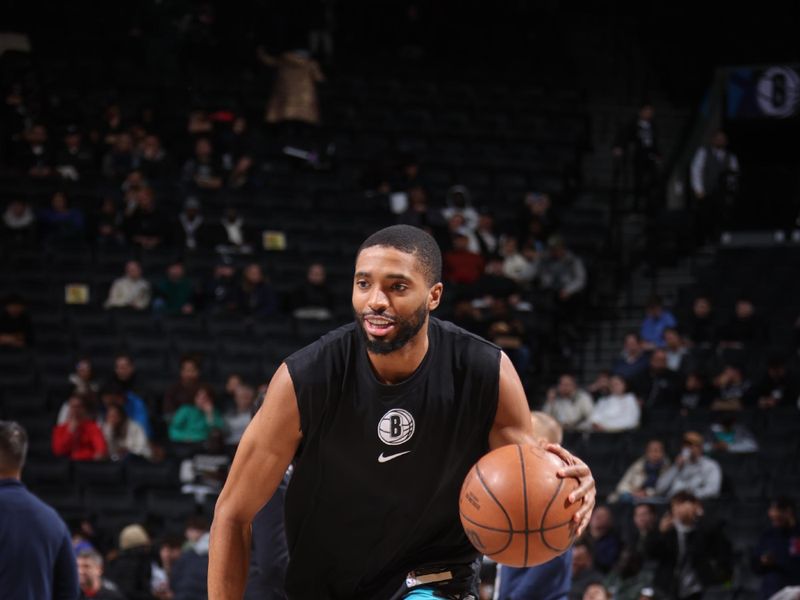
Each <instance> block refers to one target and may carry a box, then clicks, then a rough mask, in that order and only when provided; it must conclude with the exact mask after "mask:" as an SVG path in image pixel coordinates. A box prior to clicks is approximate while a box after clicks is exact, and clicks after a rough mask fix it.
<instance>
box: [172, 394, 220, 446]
mask: <svg viewBox="0 0 800 600" xmlns="http://www.w3.org/2000/svg"><path fill="white" fill-rule="evenodd" d="M224 427H225V422H224V421H223V420H222V415H220V413H219V411H218V410H217V409H216V407H215V406H214V390H213V389H211V387H210V386H208V385H201V386H199V387H198V389H197V392H196V393H195V396H194V403H193V404H184V405H183V406H181V407H180V408H179V409H178V410H177V411H175V415H174V416H173V417H172V420H171V421H170V424H169V439H170V440H171V441H173V442H190V443H197V442H205V441H206V440H207V439H208V436H209V435H210V433H211V430H212V429H219V430H222V429H224Z"/></svg>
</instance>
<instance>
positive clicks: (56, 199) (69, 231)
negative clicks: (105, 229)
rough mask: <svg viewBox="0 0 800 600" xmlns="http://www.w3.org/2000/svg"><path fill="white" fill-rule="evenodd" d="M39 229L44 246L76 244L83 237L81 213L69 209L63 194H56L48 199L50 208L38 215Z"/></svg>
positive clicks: (82, 217) (83, 228)
mask: <svg viewBox="0 0 800 600" xmlns="http://www.w3.org/2000/svg"><path fill="white" fill-rule="evenodd" d="M39 228H40V233H41V236H42V240H43V241H44V242H45V244H52V245H56V246H59V245H63V244H78V243H80V242H82V241H83V240H84V237H85V219H84V216H83V212H82V211H80V210H78V209H77V208H70V207H69V203H68V202H67V196H66V194H64V192H60V191H59V192H56V193H54V194H53V196H52V197H51V198H50V208H47V209H45V210H43V211H41V212H40V213H39Z"/></svg>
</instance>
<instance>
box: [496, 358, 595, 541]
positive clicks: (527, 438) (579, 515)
mask: <svg viewBox="0 0 800 600" xmlns="http://www.w3.org/2000/svg"><path fill="white" fill-rule="evenodd" d="M534 443H536V441H535V439H534V434H533V426H532V425H531V413H530V409H529V408H528V401H527V399H526V397H525V390H524V388H523V387H522V382H521V381H520V379H519V375H518V374H517V371H516V369H515V368H514V365H513V364H512V363H511V360H510V359H509V358H508V356H506V354H505V352H503V353H501V354H500V391H499V396H498V399H497V414H496V415H495V419H494V424H493V425H492V430H491V432H490V433H489V448H490V449H491V450H494V449H495V448H499V447H500V446H505V445H507V444H534ZM547 449H548V450H549V451H551V452H554V453H555V454H558V456H560V457H561V458H562V460H563V461H564V462H565V463H566V464H567V465H568V466H566V467H564V469H562V470H561V471H560V472H559V474H558V475H559V477H565V478H566V477H575V478H576V479H577V480H578V481H579V482H580V485H579V486H578V488H577V489H576V490H575V491H574V492H572V494H571V495H570V501H571V502H581V501H583V505H582V506H581V508H580V509H579V510H578V511H577V512H576V513H575V516H574V519H575V522H576V523H577V524H578V535H581V534H582V533H583V531H584V530H585V529H586V527H588V525H589V519H590V517H591V515H592V510H593V509H594V504H595V495H596V488H595V482H594V477H593V476H592V472H591V470H590V469H589V467H588V466H587V465H586V463H585V462H583V461H582V460H581V459H579V458H578V457H577V456H575V455H573V454H572V453H570V452H569V451H568V450H566V449H565V448H562V447H561V446H559V445H557V444H548V445H547Z"/></svg>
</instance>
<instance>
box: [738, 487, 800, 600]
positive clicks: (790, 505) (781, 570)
mask: <svg viewBox="0 0 800 600" xmlns="http://www.w3.org/2000/svg"><path fill="white" fill-rule="evenodd" d="M767 517H769V522H770V526H769V527H768V528H767V529H766V530H765V531H764V532H763V533H762V534H761V537H760V538H759V540H758V543H757V544H756V546H755V547H754V548H753V549H752V551H751V555H750V565H751V568H752V569H753V572H754V573H756V574H757V575H760V576H761V598H762V599H763V600H767V599H768V598H771V597H772V596H773V595H774V594H776V593H778V592H779V591H780V590H782V589H783V588H785V587H789V586H800V526H798V524H797V512H796V510H795V505H794V502H793V501H792V500H791V499H790V498H775V499H774V500H772V501H771V502H770V503H769V509H768V510H767Z"/></svg>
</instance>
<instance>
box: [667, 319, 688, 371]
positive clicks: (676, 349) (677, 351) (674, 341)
mask: <svg viewBox="0 0 800 600" xmlns="http://www.w3.org/2000/svg"><path fill="white" fill-rule="evenodd" d="M664 352H666V353H667V368H668V369H669V370H670V371H674V372H676V373H682V372H683V371H684V370H685V366H686V362H687V360H686V359H687V357H688V355H689V348H688V347H687V346H686V341H685V340H684V339H683V337H681V334H680V332H679V331H678V330H677V329H676V328H675V327H667V328H666V329H665V330H664Z"/></svg>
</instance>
